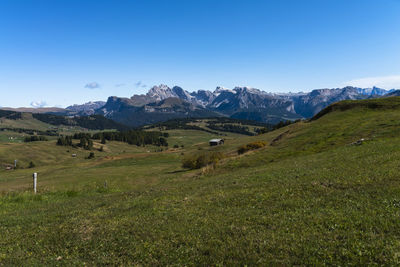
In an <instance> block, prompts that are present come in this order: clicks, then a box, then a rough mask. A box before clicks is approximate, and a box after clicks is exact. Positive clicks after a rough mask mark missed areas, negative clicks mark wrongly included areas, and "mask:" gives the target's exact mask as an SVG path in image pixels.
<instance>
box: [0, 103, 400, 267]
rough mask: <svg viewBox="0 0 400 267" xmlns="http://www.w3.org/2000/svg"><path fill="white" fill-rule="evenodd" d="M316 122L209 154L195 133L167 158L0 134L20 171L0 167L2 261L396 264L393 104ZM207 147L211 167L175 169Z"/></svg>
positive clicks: (230, 139) (399, 199)
mask: <svg viewBox="0 0 400 267" xmlns="http://www.w3.org/2000/svg"><path fill="white" fill-rule="evenodd" d="M317 117H318V119H314V120H311V121H307V122H306V121H302V122H298V123H295V124H291V125H289V126H286V127H283V128H280V129H278V130H275V131H272V132H268V133H266V134H263V135H258V136H245V135H239V134H228V136H225V137H224V138H225V139H226V142H225V144H224V145H222V146H217V147H210V146H209V145H208V140H209V139H211V138H215V137H216V136H215V135H213V134H211V133H207V132H204V131H195V130H170V131H168V132H169V134H170V137H169V138H168V143H169V148H168V149H165V148H164V149H163V150H162V151H161V149H160V148H159V147H154V146H146V147H137V146H132V145H127V144H125V143H119V142H108V143H106V144H105V145H103V146H104V147H103V148H104V151H103V152H100V151H98V150H96V149H98V148H99V147H100V146H101V144H99V143H95V144H94V150H93V152H94V153H95V158H94V159H86V157H87V156H88V154H89V151H86V150H82V149H75V148H72V147H60V146H56V143H55V140H50V141H46V142H32V143H15V142H14V143H13V142H8V139H2V141H1V142H0V163H1V164H5V163H12V162H13V161H14V159H18V162H19V164H20V167H19V168H18V169H16V170H12V171H6V170H5V169H4V168H2V169H1V170H0V192H1V193H0V265H4V266H10V265H11V266H17V265H18V266H21V265H24V266H25V265H28V266H29V265H39V266H47V265H50V266H51V265H57V266H58V265H59V266H70V265H90V266H92V265H123V266H132V265H203V266H204V265H262V266H265V265H399V264H400V223H399V220H400V98H397V97H394V98H385V99H374V100H363V101H345V102H340V103H339V104H334V105H333V106H331V107H330V108H329V109H328V110H326V111H324V112H323V113H321V114H320V116H317ZM361 139H364V140H363V141H362V142H361V141H360V142H359V143H358V144H353V143H355V142H357V141H359V140H361ZM255 141H264V142H266V143H267V145H266V146H265V147H263V148H260V149H257V150H253V151H249V152H247V153H245V154H243V155H238V153H237V149H238V147H239V146H241V145H245V144H248V143H250V142H255ZM175 144H176V145H178V146H179V147H178V148H173V146H174V145H175ZM213 151H218V152H221V153H223V154H224V156H225V157H224V159H222V160H221V161H219V162H218V164H216V166H206V167H204V168H202V169H197V170H187V169H183V168H182V164H181V161H182V159H183V158H184V157H185V156H187V155H196V154H197V153H211V152H213ZM72 154H76V155H77V156H76V157H72ZM31 161H32V162H34V163H35V167H34V168H28V165H29V163H30V162H31ZM33 172H37V173H38V193H37V194H36V195H35V194H33V193H32V188H31V187H32V173H33Z"/></svg>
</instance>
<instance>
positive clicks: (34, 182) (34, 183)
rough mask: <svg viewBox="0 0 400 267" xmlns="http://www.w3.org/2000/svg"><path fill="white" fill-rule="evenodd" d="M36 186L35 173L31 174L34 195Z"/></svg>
mask: <svg viewBox="0 0 400 267" xmlns="http://www.w3.org/2000/svg"><path fill="white" fill-rule="evenodd" d="M36 185H37V173H36V172H35V173H33V192H35V194H36Z"/></svg>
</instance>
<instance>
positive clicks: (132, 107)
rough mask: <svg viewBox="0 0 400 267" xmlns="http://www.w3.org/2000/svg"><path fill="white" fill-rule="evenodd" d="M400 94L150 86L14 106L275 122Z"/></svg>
mask: <svg viewBox="0 0 400 267" xmlns="http://www.w3.org/2000/svg"><path fill="white" fill-rule="evenodd" d="M396 95H400V93H399V91H398V90H395V89H392V90H385V89H381V88H378V87H372V88H358V87H351V86H347V87H344V88H335V89H315V90H312V91H311V92H308V93H303V92H300V93H282V94H279V93H267V92H265V91H262V90H260V89H256V88H251V87H235V88H233V89H228V88H224V87H217V88H216V89H215V90H214V91H208V90H198V91H194V92H189V91H186V90H184V89H183V88H181V87H179V86H174V87H172V88H170V87H168V86H167V85H165V84H161V85H159V86H153V87H152V88H151V89H150V90H149V91H148V92H147V93H146V94H142V95H133V96H132V97H130V98H123V97H117V96H111V97H109V98H108V100H107V102H103V101H95V102H88V103H85V104H82V105H72V106H69V107H67V108H66V109H60V108H42V109H35V110H33V109H31V108H28V109H27V108H20V109H9V110H15V111H29V112H33V113H53V114H58V115H68V116H89V115H95V114H97V115H102V116H104V117H106V118H109V119H112V120H114V121H116V122H119V123H122V124H125V125H129V126H133V127H137V126H142V125H145V124H150V123H156V122H161V121H165V120H170V119H176V118H199V117H218V116H225V117H231V118H235V119H246V120H255V121H259V122H264V123H271V124H273V123H278V122H279V121H282V120H296V119H302V118H311V117H313V116H314V115H315V114H317V113H318V112H320V111H321V110H322V109H324V108H325V107H327V106H328V105H330V104H332V103H335V102H338V101H342V100H361V99H368V98H378V97H386V96H396Z"/></svg>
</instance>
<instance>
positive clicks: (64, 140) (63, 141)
mask: <svg viewBox="0 0 400 267" xmlns="http://www.w3.org/2000/svg"><path fill="white" fill-rule="evenodd" d="M57 145H58V146H73V143H72V136H60V137H59V138H58V140H57Z"/></svg>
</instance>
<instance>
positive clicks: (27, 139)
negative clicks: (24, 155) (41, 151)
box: [24, 135, 48, 142]
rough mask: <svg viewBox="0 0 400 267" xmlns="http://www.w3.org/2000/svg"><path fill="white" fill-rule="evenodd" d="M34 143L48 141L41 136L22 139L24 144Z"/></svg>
mask: <svg viewBox="0 0 400 267" xmlns="http://www.w3.org/2000/svg"><path fill="white" fill-rule="evenodd" d="M36 141H48V139H47V138H46V137H45V136H43V135H32V136H27V137H25V139H24V142H36Z"/></svg>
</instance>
